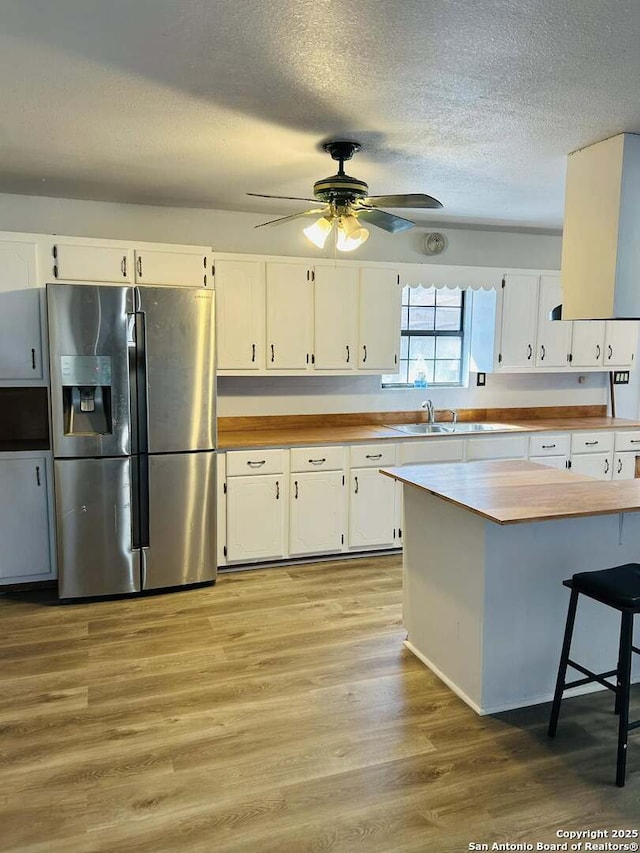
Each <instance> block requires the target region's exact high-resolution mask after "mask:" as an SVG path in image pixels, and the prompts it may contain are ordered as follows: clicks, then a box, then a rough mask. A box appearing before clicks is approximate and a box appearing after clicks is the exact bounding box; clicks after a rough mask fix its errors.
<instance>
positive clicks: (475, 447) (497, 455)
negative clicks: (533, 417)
mask: <svg viewBox="0 0 640 853" xmlns="http://www.w3.org/2000/svg"><path fill="white" fill-rule="evenodd" d="M527 445H528V437H527V436H525V435H519V436H509V437H500V438H470V439H469V440H468V441H467V460H468V461H470V462H472V461H474V460H480V459H526V457H527Z"/></svg>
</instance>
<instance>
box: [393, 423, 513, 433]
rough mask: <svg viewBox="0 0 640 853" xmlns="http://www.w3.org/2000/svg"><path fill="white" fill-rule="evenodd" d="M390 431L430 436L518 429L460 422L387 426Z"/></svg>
mask: <svg viewBox="0 0 640 853" xmlns="http://www.w3.org/2000/svg"><path fill="white" fill-rule="evenodd" d="M388 426H390V427H391V429H395V430H398V431H399V432H406V433H408V434H409V435H432V434H433V433H461V432H494V431H496V430H500V431H506V430H518V429H520V427H517V426H514V425H513V424H495V423H477V422H473V421H461V422H460V423H455V424H454V423H444V424H426V423H421V424H388Z"/></svg>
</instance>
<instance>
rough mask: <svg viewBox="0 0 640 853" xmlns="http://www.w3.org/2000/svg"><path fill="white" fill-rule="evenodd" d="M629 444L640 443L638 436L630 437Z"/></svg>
mask: <svg viewBox="0 0 640 853" xmlns="http://www.w3.org/2000/svg"><path fill="white" fill-rule="evenodd" d="M629 444H640V438H630V439H629Z"/></svg>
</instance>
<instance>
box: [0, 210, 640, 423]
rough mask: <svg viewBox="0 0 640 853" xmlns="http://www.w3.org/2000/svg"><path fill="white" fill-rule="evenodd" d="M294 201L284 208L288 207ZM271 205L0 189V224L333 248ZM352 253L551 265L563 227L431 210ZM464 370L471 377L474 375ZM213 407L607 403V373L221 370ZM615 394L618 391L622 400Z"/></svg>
mask: <svg viewBox="0 0 640 853" xmlns="http://www.w3.org/2000/svg"><path fill="white" fill-rule="evenodd" d="M294 210H295V209H292V212H294ZM269 218H272V214H264V215H262V214H250V213H239V212H229V211H220V210H205V209H192V208H172V207H157V206H147V205H132V204H114V203H111V202H93V201H81V200H76V199H54V198H46V197H39V196H18V195H2V194H0V230H5V231H27V232H29V231H30V232H36V233H39V232H41V233H47V234H65V235H74V236H83V237H105V238H112V239H126V240H149V241H158V242H170V243H194V244H202V245H205V246H209V245H210V246H212V247H213V248H214V249H217V250H219V251H222V252H250V253H268V254H281V255H292V256H307V257H331V249H330V248H327V249H326V250H324V251H319V250H316V249H314V248H313V247H312V246H310V245H309V243H308V241H307V240H306V239H305V238H304V236H303V235H302V228H301V226H300V223H299V222H292V223H288V224H285V225H282V226H278V227H275V228H261V229H257V230H256V229H255V228H254V226H255V225H257V224H259V223H260V222H264V221H265V220H266V219H269ZM433 230H438V231H441V232H442V233H444V234H445V235H446V237H447V241H448V246H447V250H446V252H445V253H443V254H442V255H440V256H439V257H437V258H427V257H426V256H425V254H424V252H423V250H422V247H423V243H424V236H425V234H426V233H428V232H429V231H433ZM371 231H372V233H371V237H370V239H369V240H368V241H367V243H366V244H365V245H364V246H362V247H361V249H359V250H358V253H357V254H358V258H359V259H362V260H375V261H404V262H412V263H416V262H424V263H436V264H437V263H444V264H462V265H471V266H493V267H501V266H503V267H511V268H513V267H521V268H526V269H559V268H560V254H561V237H560V236H559V235H557V234H535V233H522V232H511V231H505V230H491V229H486V230H482V229H470V228H460V227H457V226H456V227H453V226H450V227H444V226H443V225H438V224H437V219H436V218H435V216H434V218H433V219H432V220H431V225H426V224H421V225H419V226H418V227H416V228H414V229H413V230H411V231H408V232H405V233H403V234H396V235H390V234H386V233H385V232H384V231H380V230H379V229H371ZM472 379H475V377H473V376H472ZM218 393H219V414H220V415H222V416H230V415H244V414H247V415H248V414H286V413H291V414H303V413H314V412H324V411H326V412H348V411H376V410H378V411H380V410H384V411H392V410H404V409H407V410H411V409H415V408H417V407H418V406H419V404H420V402H421V401H422V400H423V399H425V398H426V397H430V398H431V399H433V401H434V403H435V405H436V407H437V408H447V407H452V408H462V407H466V408H474V407H481V408H485V407H508V406H531V405H538V406H553V405H589V404H599V403H606V402H607V399H608V393H607V385H606V375H605V374H587V381H586V383H585V384H584V385H579V384H578V381H577V376H575V375H573V374H572V375H551V376H546V375H545V376H526V375H517V374H514V375H511V376H491V375H489V376H488V377H487V385H486V387H485V388H476V387H472V388H469V389H459V388H455V389H454V388H451V389H427V390H426V391H425V390H424V389H422V390H417V391H414V390H402V391H392V390H389V391H382V390H381V388H380V381H379V379H378V378H377V377H370V376H364V377H357V378H353V379H352V378H349V377H334V378H329V377H309V378H307V377H305V378H302V379H300V378H293V377H291V378H282V377H274V378H267V379H253V378H249V377H247V378H244V377H241V378H232V377H224V378H221V379H220V380H219V381H218ZM622 398H625V400H626V402H624V400H623V399H622ZM637 407H638V390H637V387H636V385H635V383H634V385H633V386H632V388H630V389H625V392H622V394H621V402H620V404H619V414H623V413H624V414H626V415H627V416H630V417H636V416H637Z"/></svg>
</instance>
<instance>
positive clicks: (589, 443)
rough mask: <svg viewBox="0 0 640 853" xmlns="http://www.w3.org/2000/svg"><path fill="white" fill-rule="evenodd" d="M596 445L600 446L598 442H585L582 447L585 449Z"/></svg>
mask: <svg viewBox="0 0 640 853" xmlns="http://www.w3.org/2000/svg"><path fill="white" fill-rule="evenodd" d="M596 444H600V442H599V441H585V443H584V446H585V447H595V446H596Z"/></svg>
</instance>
